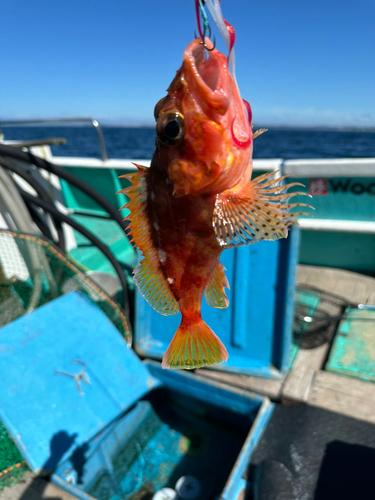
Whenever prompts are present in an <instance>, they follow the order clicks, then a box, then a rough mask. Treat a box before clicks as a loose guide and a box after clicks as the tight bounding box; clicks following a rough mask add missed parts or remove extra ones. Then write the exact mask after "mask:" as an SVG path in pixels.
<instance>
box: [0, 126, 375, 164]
mask: <svg viewBox="0 0 375 500" xmlns="http://www.w3.org/2000/svg"><path fill="white" fill-rule="evenodd" d="M2 130H3V132H4V135H5V139H8V140H10V139H24V140H26V139H44V138H46V137H65V138H66V139H67V144H66V145H64V146H55V147H53V148H52V152H53V154H54V155H56V156H86V157H92V158H100V157H101V155H100V147H99V142H98V138H97V135H96V131H95V129H94V128H93V127H91V126H88V127H72V126H70V127H69V126H48V127H46V126H44V127H41V126H32V127H26V126H23V127H5V126H4V127H2ZM102 130H103V135H104V140H105V144H106V148H107V154H108V157H109V158H127V159H131V158H133V159H150V158H151V156H152V154H153V151H154V146H155V137H156V136H155V129H154V128H124V127H103V128H102ZM369 157H374V158H375V131H372V132H361V131H351V132H349V131H345V132H343V131H334V130H303V129H296V130H289V129H287V130H286V129H272V128H270V129H269V130H268V132H266V133H265V134H263V135H261V136H260V137H258V138H257V139H255V141H254V158H283V159H292V158H295V159H298V158H369Z"/></svg>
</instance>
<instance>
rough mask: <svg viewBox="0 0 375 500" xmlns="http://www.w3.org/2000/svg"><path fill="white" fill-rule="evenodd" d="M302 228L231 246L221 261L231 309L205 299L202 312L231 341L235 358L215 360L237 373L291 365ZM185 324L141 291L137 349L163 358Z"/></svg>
mask: <svg viewBox="0 0 375 500" xmlns="http://www.w3.org/2000/svg"><path fill="white" fill-rule="evenodd" d="M298 246H299V228H297V227H293V228H292V229H291V231H290V233H289V237H288V238H287V239H283V240H279V241H277V242H268V241H265V242H260V243H257V244H256V245H249V246H245V247H240V248H235V249H231V250H226V251H224V252H223V254H222V257H221V262H222V263H223V265H224V266H225V267H226V269H227V270H226V275H227V277H228V280H229V283H230V286H231V288H230V290H227V295H228V298H229V301H230V305H229V307H228V308H227V309H224V310H223V309H213V308H210V307H209V306H208V305H207V304H206V302H205V300H204V299H203V302H202V317H203V319H204V320H205V321H206V322H207V324H208V325H209V326H210V327H211V328H212V329H213V330H214V332H215V333H216V334H217V335H218V336H219V337H220V339H221V340H222V341H223V343H224V344H225V346H226V348H227V350H228V354H229V359H228V362H227V363H221V364H220V365H215V369H222V370H227V371H231V372H234V373H244V374H249V375H260V376H264V377H272V378H278V377H280V376H281V375H282V373H283V372H284V371H286V370H287V369H288V362H289V352H290V345H291V336H292V323H293V300H294V299H293V296H294V289H295V273H296V267H297V259H298ZM179 324H180V314H178V315H176V316H165V317H162V316H160V315H159V314H158V313H157V312H155V311H154V310H153V309H152V308H151V307H150V306H149V305H148V304H147V302H146V301H145V300H144V299H143V297H142V296H141V295H140V294H139V293H138V294H137V296H136V318H135V349H136V351H137V352H138V353H139V354H141V355H142V356H145V357H149V358H154V359H161V358H162V356H163V354H164V352H165V351H166V349H167V348H168V345H169V343H170V341H171V340H172V337H173V335H174V333H175V331H176V330H177V328H178V326H179Z"/></svg>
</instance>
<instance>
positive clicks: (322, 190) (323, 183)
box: [309, 179, 328, 196]
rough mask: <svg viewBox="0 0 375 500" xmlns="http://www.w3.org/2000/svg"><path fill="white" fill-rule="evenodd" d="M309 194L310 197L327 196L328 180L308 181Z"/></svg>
mask: <svg viewBox="0 0 375 500" xmlns="http://www.w3.org/2000/svg"><path fill="white" fill-rule="evenodd" d="M309 194H311V196H327V194H328V180H327V179H309Z"/></svg>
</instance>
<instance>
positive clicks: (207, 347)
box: [162, 318, 228, 370]
mask: <svg viewBox="0 0 375 500" xmlns="http://www.w3.org/2000/svg"><path fill="white" fill-rule="evenodd" d="M227 359H228V353H227V350H226V349H225V346H224V344H223V343H222V342H221V340H220V339H219V338H218V337H217V336H216V335H215V334H214V332H213V331H212V330H211V328H210V327H209V326H208V325H207V324H206V323H205V322H204V321H203V319H202V318H200V319H199V320H198V321H195V322H194V323H188V322H187V321H184V319H183V320H182V322H181V325H180V327H179V329H178V330H177V332H176V333H175V336H174V337H173V339H172V342H171V343H170V345H169V347H168V349H167V351H166V353H165V354H164V357H163V361H162V367H163V368H177V369H182V368H185V369H187V370H193V369H194V368H202V367H203V366H208V365H214V364H216V363H221V362H222V361H226V360H227Z"/></svg>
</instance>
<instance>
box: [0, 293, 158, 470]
mask: <svg viewBox="0 0 375 500" xmlns="http://www.w3.org/2000/svg"><path fill="white" fill-rule="evenodd" d="M74 359H79V360H82V361H84V362H85V363H86V364H87V370H86V372H87V374H88V375H89V377H90V379H91V385H87V384H85V383H82V384H81V386H82V390H83V392H84V395H81V394H80V393H79V392H78V389H77V387H76V385H75V382H74V379H73V378H70V377H67V376H63V375H56V374H55V371H56V370H58V371H65V372H68V373H72V374H75V373H78V372H79V371H80V369H81V365H80V364H74V363H72V361H73V360H74ZM0 373H2V374H6V383H4V384H3V385H2V389H1V391H0V418H1V419H2V420H3V422H4V424H5V426H6V427H7V429H8V431H9V432H10V433H11V435H12V437H13V439H14V440H15V442H16V444H17V446H18V447H19V449H20V451H21V453H22V454H23V455H24V457H25V459H26V460H27V462H28V464H29V466H30V467H31V469H33V470H38V469H40V468H47V469H53V468H54V467H53V466H56V465H57V461H58V460H61V459H62V457H63V456H65V455H66V454H68V453H69V450H70V452H71V450H72V449H73V447H76V446H80V445H82V444H83V443H85V442H86V441H87V440H88V439H90V438H91V437H93V436H94V435H95V434H97V433H98V432H99V431H101V430H102V429H104V427H105V426H106V425H108V424H109V423H110V422H111V421H112V420H113V419H114V418H116V417H117V416H118V415H119V414H120V413H121V412H123V411H125V410H127V409H128V408H129V407H130V406H131V405H133V404H134V403H135V402H136V401H137V400H138V399H139V398H140V397H142V396H143V395H144V394H145V393H147V392H148V391H149V390H150V387H151V386H152V384H154V383H155V381H154V380H153V379H152V378H151V376H150V374H149V372H148V371H147V369H146V368H145V366H144V365H143V364H142V363H141V362H140V360H139V359H138V358H137V356H135V354H134V352H133V351H131V350H130V349H129V348H127V346H126V344H125V342H124V340H123V338H122V337H121V335H120V334H119V332H118V331H117V330H116V328H115V327H114V326H113V325H112V323H111V322H110V321H109V320H108V319H107V317H106V316H105V315H104V314H103V313H102V312H101V311H100V310H99V309H98V308H97V307H96V306H95V305H94V304H92V303H91V302H89V301H88V299H87V298H86V297H85V296H83V295H80V294H78V293H76V292H72V293H69V294H67V295H65V296H63V297H60V298H58V299H56V300H54V301H52V302H50V303H48V304H46V305H45V306H43V307H41V308H39V309H37V310H35V311H34V312H33V313H31V314H28V315H25V316H22V317H21V318H19V319H17V320H16V321H14V322H13V323H10V324H9V325H7V326H5V327H3V328H2V329H1V330H0Z"/></svg>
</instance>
